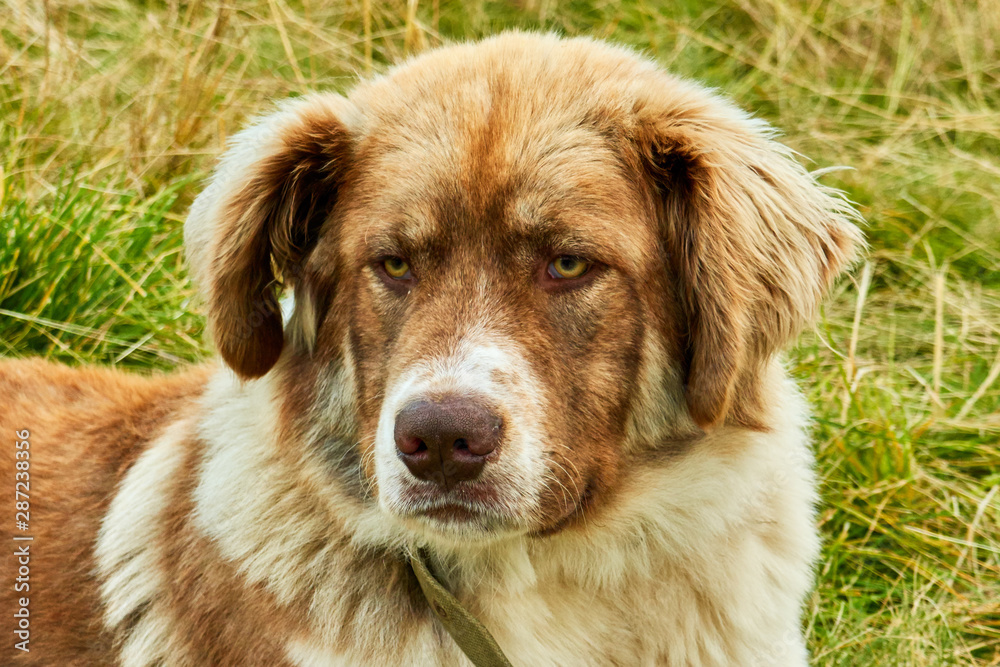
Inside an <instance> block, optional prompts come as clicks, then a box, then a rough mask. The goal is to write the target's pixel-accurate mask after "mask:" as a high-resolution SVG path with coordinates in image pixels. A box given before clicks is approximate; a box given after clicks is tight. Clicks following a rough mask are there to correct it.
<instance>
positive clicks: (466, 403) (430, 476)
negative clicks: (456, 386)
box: [394, 396, 503, 489]
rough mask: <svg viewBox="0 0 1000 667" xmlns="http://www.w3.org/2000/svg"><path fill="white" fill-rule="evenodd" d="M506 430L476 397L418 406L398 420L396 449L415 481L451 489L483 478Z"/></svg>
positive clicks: (407, 408) (408, 407)
mask: <svg viewBox="0 0 1000 667" xmlns="http://www.w3.org/2000/svg"><path fill="white" fill-rule="evenodd" d="M502 426H503V422H502V420H501V419H500V417H498V416H497V415H496V414H495V413H494V412H493V411H492V410H490V409H489V408H488V407H486V406H484V405H483V404H481V403H479V402H477V401H475V400H473V399H471V398H466V397H462V396H447V397H445V398H442V399H440V400H433V401H432V400H419V401H414V402H412V403H409V404H408V405H406V406H405V407H404V408H403V409H402V410H400V411H399V414H397V415H396V428H395V433H394V436H395V439H396V450H397V451H398V453H399V457H400V458H401V459H403V463H405V464H406V467H407V468H409V469H410V472H411V473H413V476H414V477H416V478H418V479H424V480H427V481H430V482H434V483H435V484H437V485H438V486H440V487H442V488H443V489H450V488H451V487H453V486H454V485H455V484H457V483H458V482H464V481H468V480H472V479H475V478H476V477H478V476H479V473H480V472H482V469H483V466H484V465H485V463H486V459H487V457H488V456H489V455H490V454H491V453H493V452H494V451H495V450H496V448H497V446H498V445H499V444H500V431H501V427H502Z"/></svg>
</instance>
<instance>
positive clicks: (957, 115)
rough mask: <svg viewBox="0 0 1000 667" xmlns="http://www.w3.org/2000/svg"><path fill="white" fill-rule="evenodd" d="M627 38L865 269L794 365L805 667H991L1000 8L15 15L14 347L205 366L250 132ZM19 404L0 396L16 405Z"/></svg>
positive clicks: (71, 358) (996, 585)
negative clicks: (211, 252)
mask: <svg viewBox="0 0 1000 667" xmlns="http://www.w3.org/2000/svg"><path fill="white" fill-rule="evenodd" d="M513 26H517V27H525V28H536V29H546V30H556V31H559V32H561V33H564V34H570V35H576V34H587V35H594V36H597V37H604V38H610V39H613V40H617V41H620V42H623V43H627V44H631V45H634V46H636V47H638V48H640V49H642V50H644V51H646V52H647V53H649V54H650V55H651V56H653V57H655V58H656V59H657V60H658V61H659V62H661V63H662V64H663V65H664V66H666V67H668V68H669V69H671V70H673V71H675V72H677V73H680V74H683V75H687V76H690V77H693V78H696V79H699V80H701V81H703V82H707V83H708V84H710V85H712V86H715V87H718V88H719V89H720V90H722V91H723V92H725V93H726V94H728V95H730V96H732V97H733V98H735V99H736V100H737V101H738V102H739V103H740V104H741V105H742V106H744V107H745V108H747V109H751V110H753V111H754V112H755V113H756V114H757V115H759V116H760V117H763V118H765V119H767V120H769V121H771V122H772V123H773V124H775V125H776V126H777V127H779V128H781V129H782V130H783V132H784V133H785V141H786V143H788V144H789V145H790V146H792V147H793V148H795V149H796V150H798V151H800V152H801V153H803V154H804V155H808V156H810V157H811V158H813V160H814V167H815V168H828V167H836V166H840V165H844V166H848V167H851V170H839V171H831V172H829V173H828V174H827V175H826V176H825V177H824V181H825V182H826V183H828V184H831V185H835V186H837V187H840V188H843V189H844V190H845V191H846V192H847V193H848V195H849V196H850V197H851V199H853V200H854V201H855V202H857V203H858V205H859V208H860V210H861V211H862V213H863V214H864V216H865V218H866V219H867V220H868V222H869V227H868V229H867V232H868V235H869V240H870V243H871V252H870V254H869V255H868V257H867V261H866V262H865V263H863V264H862V265H860V266H858V268H857V270H856V271H855V273H854V275H853V277H851V278H849V279H846V280H843V281H842V282H841V283H840V284H839V285H838V286H837V287H836V289H835V290H834V292H833V294H832V296H831V298H830V299H829V300H828V301H827V304H826V306H825V308H824V309H823V317H822V320H821V322H820V323H819V325H818V326H817V327H816V328H815V329H814V330H811V331H809V332H807V333H805V334H803V336H802V337H801V338H800V340H799V341H798V344H797V346H796V347H795V349H793V350H792V351H791V353H790V355H789V363H790V366H791V368H792V369H793V370H794V372H795V374H796V375H797V376H798V377H799V378H800V379H801V380H802V384H803V385H804V387H806V389H807V391H808V393H809V396H810V398H811V400H812V402H813V403H814V405H815V406H816V407H817V419H816V427H815V437H816V447H817V453H818V456H819V470H820V475H821V479H822V483H823V506H822V508H821V512H820V515H819V521H820V524H821V526H822V530H823V534H824V537H825V542H826V544H825V548H824V551H823V557H822V560H821V562H820V564H819V566H818V567H819V584H818V586H817V588H816V591H815V593H814V594H813V595H812V597H811V599H810V600H809V601H808V609H807V613H806V624H807V632H808V637H809V643H810V645H811V647H812V650H813V652H814V655H815V663H816V664H817V665H1000V491H998V489H1000V445H998V441H1000V382H998V375H1000V3H998V2H996V1H995V0H676V1H673V2H656V1H654V0H643V1H640V2H632V3H618V2H611V1H608V0H603V1H602V0H573V1H566V0H524V1H523V2H521V3H520V4H510V3H508V2H499V1H491V2H485V1H483V0H474V1H472V2H461V3H460V2H452V1H450V0H434V1H433V2H432V1H429V0H419V1H415V0H409V1H407V0H394V1H392V2H387V1H386V0H352V1H350V2H346V3H345V2H320V1H319V0H247V1H242V0H241V2H239V3H236V2H230V3H228V4H222V5H219V4H216V3H211V2H197V1H193V2H190V3H183V4H182V3H178V2H177V1H176V0H171V1H169V2H167V3H165V4H164V3H160V2H145V3H144V2H139V1H131V2H130V1H128V0H81V1H76V2H74V1H73V0H60V1H55V0H52V1H50V2H47V3H41V2H35V1H32V0H0V239H2V243H0V355H5V356H23V355H29V354H41V355H45V356H49V357H52V358H57V359H60V360H63V361H67V362H70V363H83V362H97V363H103V364H113V365H118V366H124V367H131V368H151V367H155V368H169V367H173V366H175V365H178V364H181V363H184V362H185V361H188V360H191V359H197V358H200V357H203V356H205V355H206V354H207V353H208V350H207V348H206V347H205V344H204V342H203V335H202V334H203V325H204V321H203V318H202V317H201V316H200V315H199V314H197V312H196V309H195V308H194V306H193V305H192V296H193V293H192V288H191V285H190V283H189V281H188V278H187V275H186V273H185V270H184V268H183V265H182V261H181V252H180V245H181V226H182V221H183V218H184V215H185V212H186V208H187V205H188V204H189V203H190V201H191V199H192V197H193V195H194V193H195V192H196V191H197V189H198V187H199V183H200V179H201V178H202V177H203V176H204V175H205V173H206V170H207V169H209V168H210V166H211V162H212V158H213V156H215V155H216V154H217V153H218V152H219V150H220V149H221V147H222V146H223V144H224V143H225V140H226V137H227V135H229V134H231V133H232V132H233V131H234V130H235V129H236V128H238V127H239V126H240V125H241V123H243V122H244V120H245V119H246V117H248V116H250V115H253V114H256V113H258V112H260V111H262V110H265V109H267V108H268V103H269V101H271V100H275V99H280V98H283V97H286V96H288V95H295V94H301V93H302V92H303V91H305V90H308V89H334V90H345V89H346V88H348V87H349V86H350V85H351V83H352V81H353V80H354V79H355V76H356V75H357V74H362V75H363V74H365V73H368V72H378V71H380V70H383V69H384V68H385V67H386V66H387V64H388V63H393V62H396V61H398V60H399V59H401V58H403V57H405V56H406V55H407V54H410V53H415V52H418V51H420V50H422V49H424V48H427V47H430V46H434V45H436V44H438V43H440V42H442V41H445V40H456V39H465V38H470V37H476V36H481V35H486V34H490V33H493V32H496V31H497V30H500V29H502V28H505V27H513ZM0 400H2V399H0Z"/></svg>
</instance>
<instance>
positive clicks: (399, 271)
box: [382, 257, 413, 280]
mask: <svg viewBox="0 0 1000 667" xmlns="http://www.w3.org/2000/svg"><path fill="white" fill-rule="evenodd" d="M382 268H384V269H385V272H386V273H387V274H388V275H389V277H390V278H392V279H393V280H409V279H410V278H412V277H413V275H412V274H411V273H410V264H409V262H407V261H406V260H405V259H403V258H402V257H386V258H385V259H384V260H382Z"/></svg>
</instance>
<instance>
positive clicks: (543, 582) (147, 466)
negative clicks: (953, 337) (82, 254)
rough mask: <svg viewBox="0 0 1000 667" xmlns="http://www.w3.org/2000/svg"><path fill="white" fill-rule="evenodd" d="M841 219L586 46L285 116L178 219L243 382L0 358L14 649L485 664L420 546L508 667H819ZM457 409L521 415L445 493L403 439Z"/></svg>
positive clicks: (261, 132)
mask: <svg viewBox="0 0 1000 667" xmlns="http://www.w3.org/2000/svg"><path fill="white" fill-rule="evenodd" d="M853 216H854V214H853V212H852V211H851V209H850V208H849V206H848V205H847V204H846V203H845V202H844V200H843V199H841V198H840V197H839V196H837V194H836V193H833V192H831V191H829V190H827V189H825V188H823V187H822V186H820V185H818V184H817V182H816V181H815V180H814V178H813V177H812V176H811V175H810V174H809V173H808V172H807V171H805V170H804V169H803V168H802V167H801V166H800V165H799V164H798V163H797V162H796V161H795V160H794V159H793V156H792V155H791V153H790V151H789V150H788V149H787V148H785V147H783V146H782V145H780V144H778V143H776V142H775V141H774V140H773V138H772V131H771V130H770V128H769V127H768V126H767V125H766V124H765V123H764V122H762V121H760V120H756V119H753V118H751V117H750V116H748V115H747V114H746V113H744V112H742V111H740V110H738V109H737V108H735V107H734V106H733V105H731V104H730V103H728V102H726V101H725V100H723V99H721V98H719V97H717V96H715V95H714V94H712V93H710V92H708V91H706V90H705V89H704V88H702V87H700V86H698V85H696V84H693V83H690V82H687V81H683V80H681V79H678V78H675V77H673V76H671V75H669V74H666V73H664V72H662V71H661V70H659V69H658V68H657V67H656V66H655V65H654V64H653V63H651V62H649V61H646V60H644V59H642V58H639V57H637V56H636V55H635V54H634V53H632V52H629V51H627V50H624V49H620V48H616V47H612V46H608V45H606V44H601V43H598V42H594V41H592V40H588V39H572V40H564V39H559V38H556V37H553V36H537V35H527V34H519V33H508V34H504V35H501V36H499V37H495V38H493V39H489V40H486V41H484V42H481V43H478V44H466V45H459V46H452V47H448V48H445V49H440V50H437V51H434V52H431V53H428V54H426V55H423V56H420V57H418V58H416V59H414V60H411V61H409V62H407V63H406V64H404V65H402V66H400V67H398V68H396V69H394V70H392V71H391V72H389V73H388V74H386V75H385V76H382V77H379V78H377V79H374V80H372V81H368V82H363V83H361V84H359V85H358V86H357V87H356V88H355V89H354V90H353V91H352V93H351V94H350V95H349V96H348V97H347V98H344V97H341V96H338V95H334V94H329V93H327V94H314V95H308V96H306V97H303V98H300V99H297V100H294V101H291V102H288V103H286V104H284V105H283V106H281V108H280V109H279V110H278V111H276V112H275V113H273V114H271V115H269V116H266V117H264V118H262V119H260V120H259V121H258V122H257V123H256V124H255V125H254V126H253V127H251V128H250V129H247V130H245V131H243V132H242V133H240V134H238V135H236V136H235V137H233V139H232V141H231V145H230V148H229V149H228V151H227V152H226V154H225V155H224V156H223V157H222V159H221V161H220V163H219V166H218V169H217V170H216V173H215V175H214V176H213V178H212V179H211V181H210V183H209V184H208V185H207V187H206V189H205V190H204V192H203V193H202V194H201V195H200V196H199V197H198V198H197V200H196V201H195V203H194V205H193V206H192V209H191V213H190V217H189V219H188V222H187V226H186V230H185V233H186V244H187V248H188V260H189V262H190V265H191V269H192V272H193V275H194V276H195V278H196V280H197V281H198V282H199V283H200V285H201V286H202V288H203V293H204V296H205V301H206V309H207V314H208V320H209V324H210V328H211V332H212V336H213V338H214V341H215V343H216V345H217V347H218V351H219V355H220V357H221V360H222V362H223V363H221V364H218V365H211V366H208V367H205V368H200V369H195V370H192V371H188V372H185V373H181V374H177V375H174V376H166V377H154V378H138V377H134V376H129V375H125V374H122V373H116V372H111V371H99V370H78V371H74V370H69V369H65V368H61V367H57V366H52V365H48V364H45V363H42V362H37V361H36V362H8V363H6V364H4V365H2V366H0V395H3V396H5V397H7V399H6V400H5V401H3V402H2V403H0V425H2V427H3V432H4V433H6V434H8V439H10V438H11V437H14V436H13V435H11V434H12V433H13V432H14V431H15V430H20V429H30V432H31V438H30V442H31V445H30V446H31V449H30V452H31V459H30V460H31V466H32V467H31V472H32V494H31V495H32V525H33V526H35V527H36V528H35V538H36V539H35V542H34V543H33V546H32V549H33V553H34V554H35V555H34V556H33V561H32V577H33V578H32V581H31V605H32V606H31V613H32V628H33V633H32V643H31V651H30V653H21V652H17V655H15V657H14V659H15V661H16V662H15V664H24V665H29V664H34V665H53V664H60V665H72V664H81V665H90V664H111V663H116V664H120V665H123V666H125V667H141V666H154V665H179V666H186V665H191V666H196V665H241V666H244V665H268V666H282V665H289V666H290V665H299V666H319V665H417V664H419V665H430V664H440V665H462V664H468V661H467V660H466V659H465V657H464V656H463V655H461V653H460V652H459V651H458V649H457V648H456V647H455V645H454V642H453V641H452V640H451V638H450V637H449V636H448V635H447V634H445V633H444V631H443V630H442V628H441V626H440V625H439V624H438V623H437V621H436V620H435V618H434V616H433V615H432V614H431V613H430V611H429V609H428V608H427V605H426V602H425V601H424V599H423V598H422V596H421V594H420V592H419V588H418V586H417V583H416V581H415V578H414V576H413V574H412V573H411V571H410V570H409V568H408V565H407V561H406V554H407V552H408V550H409V549H412V548H414V547H418V546H419V547H423V548H425V549H426V550H427V552H428V553H429V554H430V558H431V559H432V561H433V563H434V564H435V567H436V568H437V569H438V570H439V571H440V572H441V573H442V577H443V579H444V583H445V584H446V585H447V586H448V587H449V588H450V590H451V591H453V592H454V593H455V595H456V596H457V597H458V598H459V599H460V600H461V601H462V602H463V603H464V604H465V605H466V606H467V608H468V609H469V610H470V611H472V612H473V613H474V614H475V615H476V616H478V617H479V618H480V619H481V620H482V621H483V623H484V624H485V625H486V626H487V627H488V628H489V629H490V630H491V632H492V633H493V634H494V636H495V637H496V639H497V641H498V642H499V643H500V645H501V646H502V647H503V649H504V650H505V652H506V653H507V654H508V656H509V657H510V659H511V661H512V662H513V663H514V664H515V665H676V666H681V665H739V666H749V665H804V664H806V662H807V655H806V649H805V646H804V643H803V640H802V635H801V630H800V612H801V604H802V600H803V596H804V595H805V594H806V593H807V592H808V590H809V588H810V586H811V583H812V566H813V562H814V559H815V557H816V554H817V549H818V538H817V534H816V529H815V527H814V516H813V511H814V510H813V507H814V502H815V499H816V494H815V479H814V476H813V472H812V455H811V453H810V450H809V443H808V436H807V429H808V417H807V414H808V412H807V407H806V406H805V404H804V402H803V401H802V399H801V397H800V395H799V392H798V391H797V389H796V387H795V386H794V384H793V383H792V382H791V381H790V380H789V379H788V378H787V375H786V373H785V371H784V370H783V368H782V365H781V361H780V356H779V353H780V350H781V348H782V346H784V345H785V344H787V343H788V342H789V341H790V340H791V339H792V338H793V337H794V336H795V335H796V334H797V332H798V331H799V330H800V329H801V328H802V326H804V325H805V324H806V323H807V322H808V321H809V320H810V318H811V317H812V316H813V312H814V310H815V308H816V306H817V303H818V301H819V300H820V298H821V297H822V294H823V293H824V291H825V290H826V288H827V287H828V286H829V284H830V282H831V281H832V280H833V279H834V277H835V276H837V275H838V274H839V273H840V272H841V270H842V269H843V268H844V266H845V265H846V264H847V263H848V262H849V261H850V260H851V258H852V256H853V253H854V251H855V248H856V247H857V246H858V245H859V244H860V242H861V241H860V234H859V232H858V230H857V228H856V227H855V226H854V224H852V218H853ZM561 256H573V257H581V258H584V259H585V260H586V261H587V262H589V267H590V269H589V270H588V271H587V272H586V273H585V274H584V275H583V276H582V277H581V278H578V279H574V280H571V281H565V280H560V279H557V278H555V277H554V276H553V275H552V274H551V272H550V271H549V270H548V268H547V267H548V266H549V263H550V262H551V261H553V260H554V259H555V258H558V257H561ZM387 257H399V258H404V259H405V260H406V262H407V263H408V265H409V267H410V268H411V273H410V274H407V276H406V277H404V278H393V277H392V276H390V275H388V274H387V273H386V271H385V269H384V260H385V258H387ZM282 289H285V290H287V292H288V293H289V294H293V295H294V305H293V306H290V308H289V312H288V313H286V314H285V315H283V314H282V312H281V308H280V306H279V302H278V298H279V294H280V292H281V290H282ZM441 396H466V397H467V396H472V397H476V400H481V401H484V402H486V403H488V405H489V406H490V409H491V410H492V411H494V412H495V414H496V416H497V419H498V420H502V424H503V435H502V441H501V442H500V445H499V447H498V449H497V450H496V451H495V452H494V454H495V456H494V455H491V458H489V459H488V461H487V462H486V464H485V466H484V468H483V470H482V472H481V474H480V475H479V477H477V478H476V479H474V480H471V481H466V482H462V483H461V484H457V485H455V486H454V487H453V488H451V489H448V490H441V489H439V488H437V487H435V486H434V484H432V483H431V482H428V481H425V480H421V479H417V478H416V477H414V476H413V475H412V474H411V473H410V472H409V470H408V469H407V467H406V466H405V465H404V464H403V462H402V461H401V460H400V456H398V453H397V451H396V445H395V443H394V439H393V438H394V436H393V428H394V423H395V417H396V415H397V414H398V413H399V411H400V410H401V409H402V407H403V406H405V405H407V404H411V403H412V402H413V401H414V400H422V399H425V398H427V397H431V398H433V397H441ZM13 452H14V449H13V447H12V446H8V447H4V448H2V449H0V458H2V459H3V461H2V465H3V468H2V469H3V471H4V473H3V474H4V475H5V477H7V478H10V479H9V486H8V488H13V472H12V471H13V469H14V466H13V461H12V460H10V459H12V456H13ZM8 529H9V528H8V525H7V524H5V526H4V530H8ZM8 544H10V542H9V541H8ZM6 558H7V566H5V569H4V571H5V572H11V571H12V569H11V567H10V566H11V565H13V564H14V561H13V560H12V559H11V557H10V556H9V555H8V556H7V557H6ZM3 591H4V592H3V593H2V596H3V604H4V609H11V608H12V605H13V604H14V603H13V601H12V599H11V595H12V591H11V588H10V586H8V585H6V584H5V585H4V587H3ZM8 618H9V615H8ZM4 650H5V651H7V650H9V649H8V648H6V647H5V649H4ZM5 664H6V663H5Z"/></svg>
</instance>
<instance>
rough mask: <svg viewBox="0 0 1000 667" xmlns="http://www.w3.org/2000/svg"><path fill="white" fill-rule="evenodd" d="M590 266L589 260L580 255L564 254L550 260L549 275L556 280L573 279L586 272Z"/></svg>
mask: <svg viewBox="0 0 1000 667" xmlns="http://www.w3.org/2000/svg"><path fill="white" fill-rule="evenodd" d="M589 268H590V263H589V262H587V261H585V260H583V259H580V258H579V257H573V256H571V255H563V256H562V257H556V258H555V259H554V260H552V261H551V262H549V276H550V277H552V278H555V279H556V280H572V279H573V278H579V277H580V276H582V275H583V274H585V273H586V272H587V270H588V269H589Z"/></svg>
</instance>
